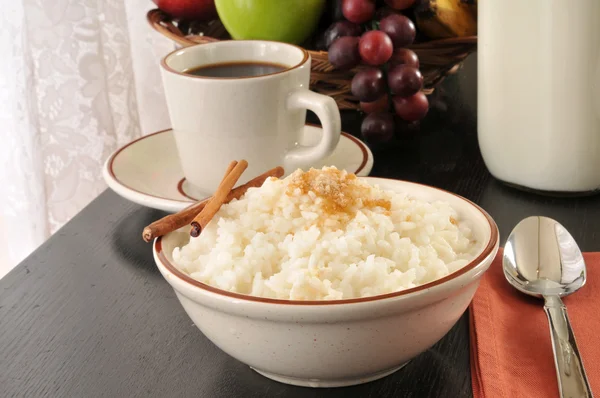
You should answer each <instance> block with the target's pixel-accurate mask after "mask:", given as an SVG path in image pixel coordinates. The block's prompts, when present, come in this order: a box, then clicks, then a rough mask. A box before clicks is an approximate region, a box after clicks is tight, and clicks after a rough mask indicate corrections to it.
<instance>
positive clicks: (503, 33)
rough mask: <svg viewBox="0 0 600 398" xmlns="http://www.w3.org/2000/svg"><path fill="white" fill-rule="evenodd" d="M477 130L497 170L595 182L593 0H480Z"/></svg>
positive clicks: (547, 181)
mask: <svg viewBox="0 0 600 398" xmlns="http://www.w3.org/2000/svg"><path fill="white" fill-rule="evenodd" d="M478 7H479V19H478V21H479V27H478V31H479V32H478V36H479V37H478V40H479V45H478V51H477V53H478V54H477V56H478V68H479V70H478V134H479V144H480V147H481V152H482V154H483V158H484V160H485V163H486V165H487V167H488V168H489V170H490V172H491V173H492V175H494V176H495V177H496V178H498V179H500V180H502V181H505V182H509V183H513V184H518V185H521V186H524V187H527V188H532V189H536V190H543V191H562V192H588V191H593V190H598V189H600V118H599V115H600V112H599V110H600V107H599V103H600V101H599V98H598V97H599V96H600V87H599V83H600V70H599V61H600V60H599V55H600V0H481V1H479V6H478Z"/></svg>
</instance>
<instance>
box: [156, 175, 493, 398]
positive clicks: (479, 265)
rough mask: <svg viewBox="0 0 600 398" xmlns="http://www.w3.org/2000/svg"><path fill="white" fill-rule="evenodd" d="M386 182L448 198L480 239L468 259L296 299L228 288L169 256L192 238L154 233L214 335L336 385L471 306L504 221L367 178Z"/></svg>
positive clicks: (311, 380) (384, 361) (248, 354)
mask: <svg viewBox="0 0 600 398" xmlns="http://www.w3.org/2000/svg"><path fill="white" fill-rule="evenodd" d="M367 181H368V182H369V183H371V184H378V185H379V186H381V187H382V188H384V189H391V190H394V191H398V192H407V193H409V194H411V195H412V196H414V197H416V198H419V199H424V200H429V201H433V200H444V201H446V202H449V203H450V204H451V206H453V207H454V208H455V209H456V210H457V211H458V213H459V215H460V217H461V219H466V220H469V222H470V223H471V225H472V229H473V232H474V234H475V236H476V238H477V239H478V240H481V241H482V242H483V245H482V248H481V250H480V252H479V253H478V255H477V256H476V257H475V259H474V260H473V261H472V262H470V263H469V264H468V265H466V266H465V267H464V268H461V269H460V270H458V271H456V272H454V273H452V274H450V275H448V276H446V277H444V278H442V279H439V280H436V281H433V282H430V283H427V284H425V285H421V286H418V287H415V288H412V289H407V290H403V291H400V292H396V293H390V294H385V295H379V296H372V297H365V298H358V299H347V300H335V301H291V300H275V299H267V298H261V297H253V296H248V295H243V294H237V293H231V292H227V291H223V290H220V289H217V288H214V287H211V286H209V285H206V284H204V283H201V282H198V281H196V280H194V279H192V278H190V277H189V276H187V275H186V274H184V273H182V272H180V271H178V270H177V268H175V266H173V264H172V263H171V260H172V258H171V253H172V252H173V249H174V248H175V247H177V246H182V245H183V244H185V243H186V242H187V240H188V239H189V235H188V234H187V233H182V232H173V233H170V234H168V235H166V236H164V237H163V238H158V239H157V240H156V241H155V242H154V258H155V260H156V264H157V265H158V268H159V269H160V272H161V273H162V274H163V276H164V277H165V279H166V280H167V282H169V283H170V284H171V286H172V287H173V289H175V293H176V294H177V297H178V298H179V301H180V302H181V304H182V305H183V308H184V309H185V311H186V312H187V314H188V315H189V316H190V318H191V319H192V321H193V322H194V323H195V324H196V326H198V328H199V329H200V330H201V331H202V333H204V334H205V335H206V337H208V338H209V339H210V340H211V341H212V342H213V343H214V344H216V345H217V346H218V347H219V348H221V349H222V350H223V351H225V352H226V353H227V354H229V355H231V356H232V357H234V358H236V359H238V360H240V361H241V362H243V363H245V364H248V365H250V367H252V368H253V369H254V370H256V371H257V372H259V373H261V374H263V375H264V376H266V377H269V378H271V379H274V380H277V381H280V382H283V383H288V384H295V385H300V386H311V387H334V386H347V385H353V384H360V383H365V382H368V381H371V380H375V379H378V378H381V377H384V376H386V375H388V374H390V373H392V372H394V371H396V370H398V369H399V368H401V367H402V366H404V365H405V364H406V363H407V362H408V361H409V360H410V359H412V358H414V357H415V356H417V355H418V354H420V353H422V352H423V351H425V350H427V349H428V348H429V347H431V346H432V345H433V344H435V343H436V342H437V341H438V340H440V339H441V338H442V337H443V336H444V335H445V334H446V333H448V331H449V330H450V328H452V326H453V325H454V324H455V323H456V321H457V320H458V319H459V317H460V316H461V315H462V314H463V313H464V311H465V310H466V309H467V307H468V305H469V303H470V302H471V299H472V298H473V295H474V294H475V290H476V289H477V286H478V285H479V280H480V278H481V276H482V275H483V273H484V272H485V271H486V270H487V269H488V267H489V266H490V264H491V262H492V260H493V259H494V256H495V255H496V252H497V251H498V242H499V239H498V228H497V226H496V223H495V222H494V220H492V218H491V217H490V216H489V215H488V214H487V213H486V212H485V211H484V210H482V209H481V208H480V207H478V206H477V205H475V204H473V203H472V202H470V201H468V200H466V199H464V198H462V197H460V196H457V195H454V194H452V193H449V192H446V191H442V190H440V189H436V188H432V187H428V186H425V185H420V184H414V183H409V182H404V181H398V180H388V179H380V178H370V177H367Z"/></svg>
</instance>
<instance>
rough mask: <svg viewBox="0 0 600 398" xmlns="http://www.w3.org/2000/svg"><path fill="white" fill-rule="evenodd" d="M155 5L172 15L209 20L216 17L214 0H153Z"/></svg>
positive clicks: (187, 18) (180, 17)
mask: <svg viewBox="0 0 600 398" xmlns="http://www.w3.org/2000/svg"><path fill="white" fill-rule="evenodd" d="M153 1H154V3H155V4H156V6H157V7H158V8H159V9H160V10H162V11H164V12H166V13H167V14H169V15H170V16H172V17H175V18H179V19H185V20H196V21H210V20H212V19H215V18H216V17H217V9H216V8H215V0H153Z"/></svg>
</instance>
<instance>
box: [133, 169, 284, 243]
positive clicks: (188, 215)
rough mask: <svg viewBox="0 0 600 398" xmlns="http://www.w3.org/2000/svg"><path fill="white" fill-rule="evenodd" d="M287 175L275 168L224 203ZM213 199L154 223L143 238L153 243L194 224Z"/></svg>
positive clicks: (230, 194) (242, 187) (233, 193)
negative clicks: (158, 238)
mask: <svg viewBox="0 0 600 398" xmlns="http://www.w3.org/2000/svg"><path fill="white" fill-rule="evenodd" d="M284 174H285V171H284V170H283V167H275V168H273V169H271V170H269V171H266V172H264V173H263V174H261V175H259V176H257V177H255V178H253V179H251V180H250V181H248V182H247V183H245V184H243V185H240V186H238V187H236V188H234V189H233V190H232V191H231V192H230V193H229V195H227V198H226V199H225V201H224V203H229V202H231V201H232V200H234V199H239V198H241V197H242V196H244V195H245V194H246V192H247V191H248V189H250V188H258V187H260V186H262V184H263V183H264V182H265V181H266V180H267V178H269V177H275V178H281V177H283V175H284ZM211 199H212V197H209V198H206V199H202V200H201V201H199V202H197V203H194V204H193V205H191V206H188V207H186V208H185V209H183V210H181V211H180V212H177V213H175V214H169V215H168V216H165V217H163V218H161V219H160V220H157V221H154V222H153V223H152V224H150V225H148V226H146V227H145V228H144V231H143V232H142V238H143V239H144V241H146V242H151V241H152V240H154V238H157V237H159V236H163V235H166V234H168V233H169V232H173V231H175V230H177V229H179V228H181V227H184V226H186V225H188V224H190V223H191V222H192V220H193V219H194V218H195V217H196V215H198V213H200V212H201V211H202V209H204V206H206V204H207V203H208V202H209V201H210V200H211Z"/></svg>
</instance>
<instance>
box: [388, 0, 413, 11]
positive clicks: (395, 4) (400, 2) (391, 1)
mask: <svg viewBox="0 0 600 398" xmlns="http://www.w3.org/2000/svg"><path fill="white" fill-rule="evenodd" d="M385 2H386V3H387V5H389V6H390V7H392V8H394V9H396V10H406V9H407V8H410V7H412V6H413V4H415V0H385Z"/></svg>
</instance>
